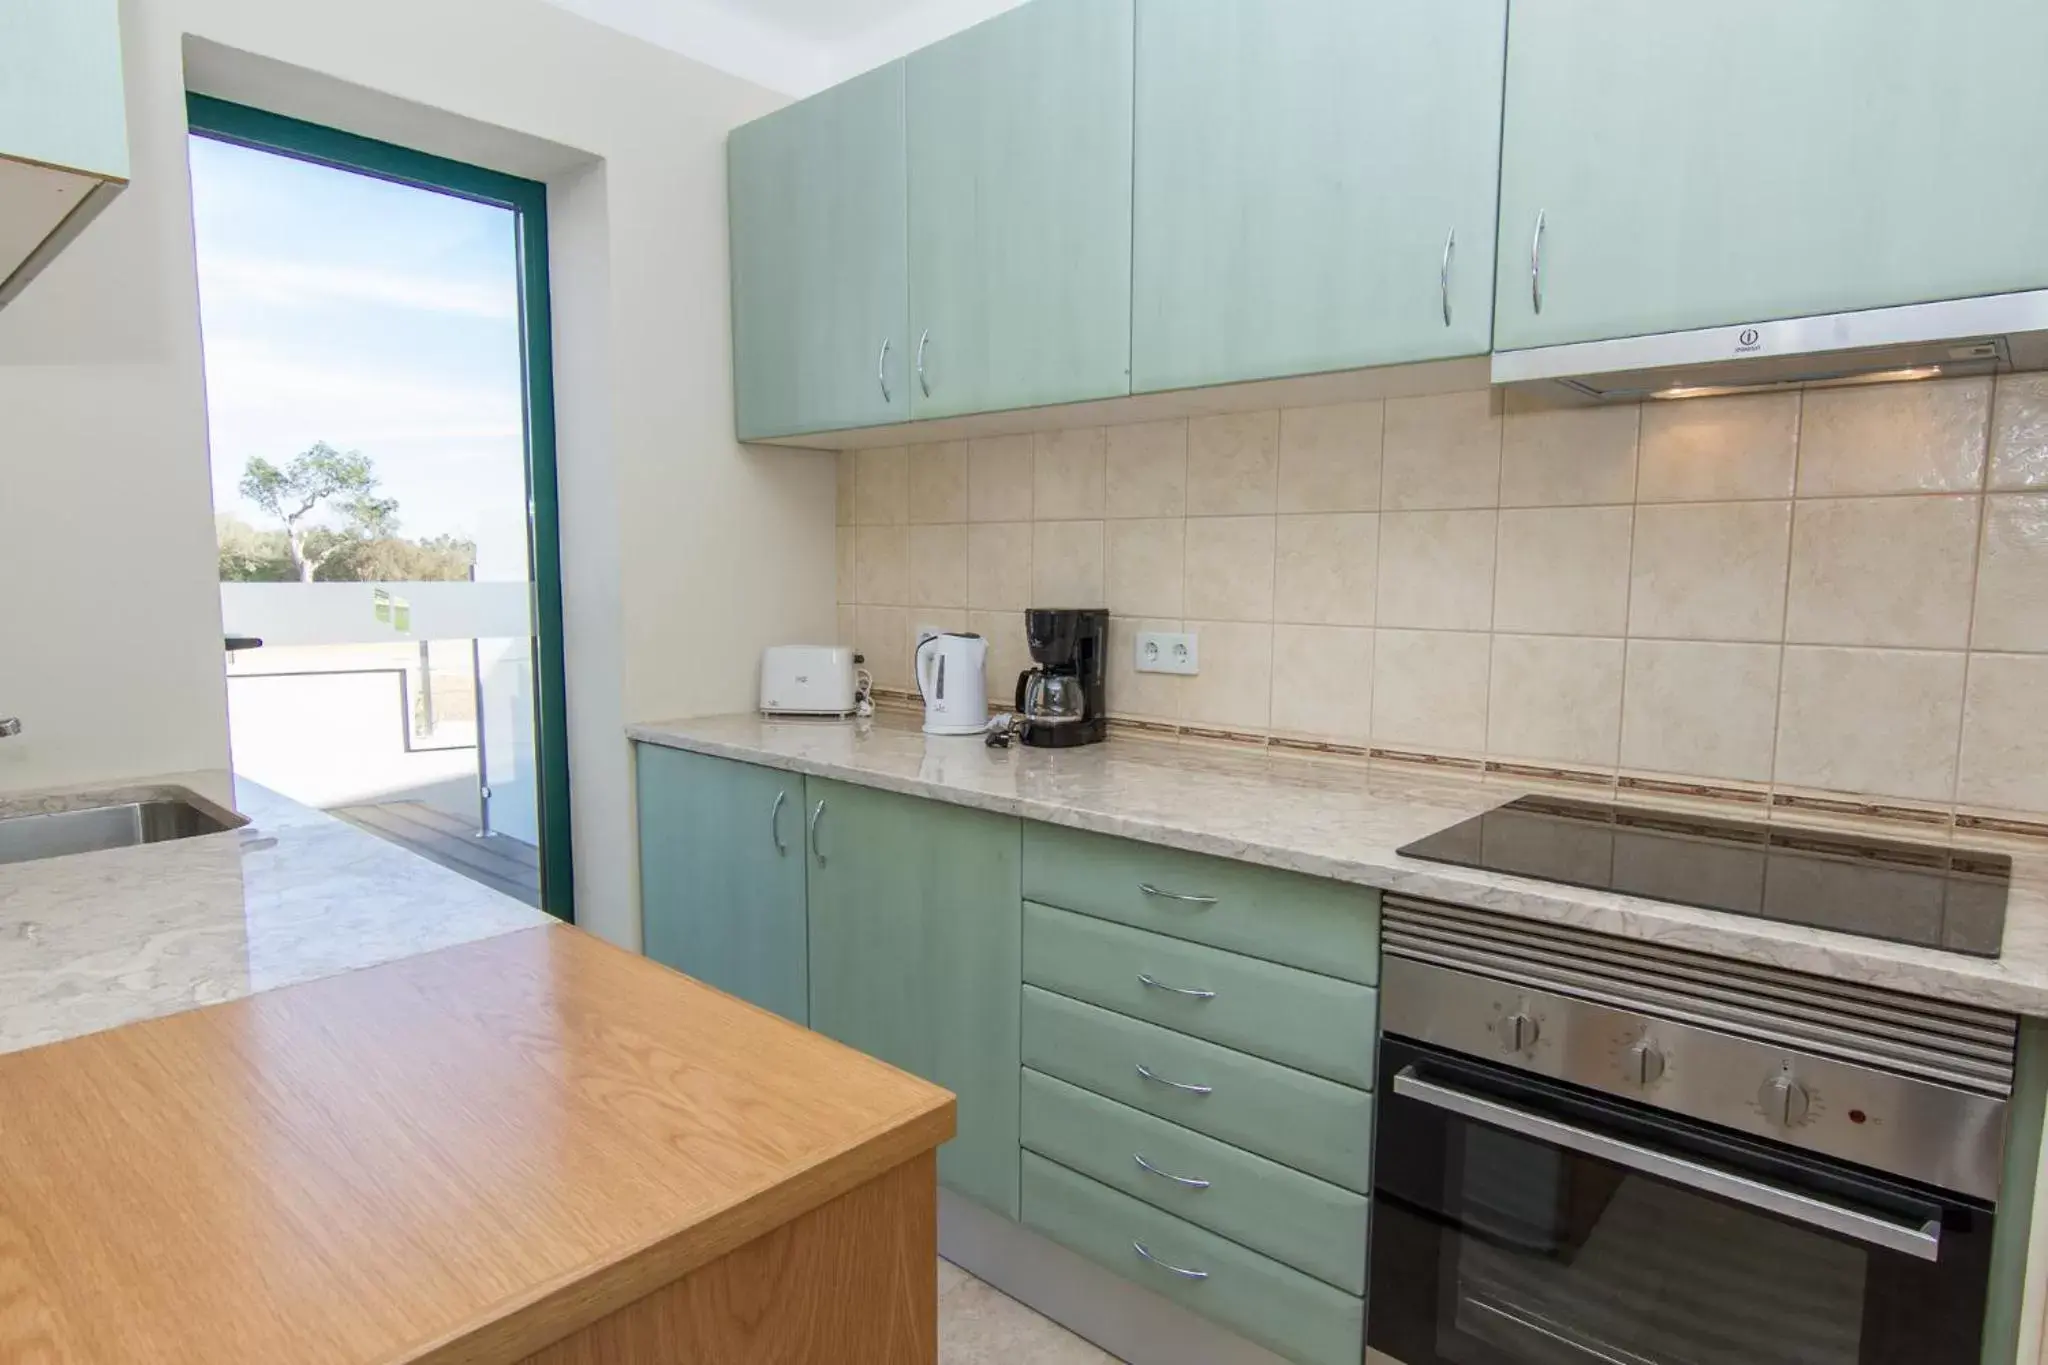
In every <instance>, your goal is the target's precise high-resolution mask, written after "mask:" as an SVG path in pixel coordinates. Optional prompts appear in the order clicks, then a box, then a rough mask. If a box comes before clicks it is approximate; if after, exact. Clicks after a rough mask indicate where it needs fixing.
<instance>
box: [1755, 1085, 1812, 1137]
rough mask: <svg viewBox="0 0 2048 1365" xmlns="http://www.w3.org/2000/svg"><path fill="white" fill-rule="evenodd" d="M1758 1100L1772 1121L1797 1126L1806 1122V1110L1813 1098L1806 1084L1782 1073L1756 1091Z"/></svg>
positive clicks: (1780, 1124)
mask: <svg viewBox="0 0 2048 1365" xmlns="http://www.w3.org/2000/svg"><path fill="white" fill-rule="evenodd" d="M1756 1102H1757V1107H1758V1108H1760V1109H1762V1110H1763V1111H1764V1117H1765V1118H1767V1119H1769V1120H1770V1121H1771V1122H1772V1123H1775V1124H1777V1125H1778V1126H1779V1127H1780V1128H1797V1127H1798V1126H1799V1125H1800V1124H1802V1123H1804V1122H1806V1111H1807V1109H1808V1108H1809V1107H1811V1105H1812V1103H1813V1099H1812V1097H1811V1096H1810V1095H1808V1094H1807V1093H1806V1087H1805V1086H1803V1085H1801V1084H1800V1083H1799V1082H1797V1081H1795V1080H1793V1079H1792V1078H1791V1077H1790V1076H1786V1075H1783V1074H1780V1075H1776V1076H1773V1077H1771V1078H1770V1079H1769V1080H1767V1081H1765V1082H1764V1085H1763V1089H1761V1090H1759V1091H1757V1092H1756Z"/></svg>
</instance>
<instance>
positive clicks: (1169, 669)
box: [1137, 630, 1202, 673]
mask: <svg viewBox="0 0 2048 1365" xmlns="http://www.w3.org/2000/svg"><path fill="white" fill-rule="evenodd" d="M1137 652H1138V657H1137V669H1138V671H1139V672H1140V673H1199V672H1201V671H1202V651H1201V650H1200V649H1199V648H1198V647H1197V645H1196V636H1195V634H1194V632H1193V631H1185V632H1183V631H1173V630H1141V631H1139V632H1138V643H1137Z"/></svg>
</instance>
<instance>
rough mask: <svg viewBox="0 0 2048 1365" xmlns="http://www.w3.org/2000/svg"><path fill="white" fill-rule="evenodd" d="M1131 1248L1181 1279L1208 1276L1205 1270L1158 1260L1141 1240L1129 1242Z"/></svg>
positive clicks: (1206, 1277)
mask: <svg viewBox="0 0 2048 1365" xmlns="http://www.w3.org/2000/svg"><path fill="white" fill-rule="evenodd" d="M1131 1250H1133V1251H1135V1252H1137V1253H1138V1254H1139V1255H1140V1256H1143V1257H1144V1258H1145V1259H1146V1260H1148V1261H1150V1262H1151V1263H1152V1264H1153V1265H1156V1266H1158V1267H1159V1268H1160V1269H1161V1270H1171V1271H1172V1272H1173V1273H1174V1274H1176V1275H1178V1276H1180V1277H1181V1278H1182V1279H1183V1280H1206V1279H1208V1278H1209V1272H1208V1271H1206V1270H1189V1269H1188V1268H1186V1267H1185V1266H1177V1265H1175V1264H1174V1263H1173V1262H1171V1261H1162V1260H1160V1259H1159V1258H1158V1257H1157V1256H1154V1255H1153V1254H1152V1253H1151V1252H1150V1251H1149V1250H1147V1249H1146V1247H1145V1244H1144V1243H1143V1242H1133V1243H1131Z"/></svg>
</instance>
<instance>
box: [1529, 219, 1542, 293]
mask: <svg viewBox="0 0 2048 1365" xmlns="http://www.w3.org/2000/svg"><path fill="white" fill-rule="evenodd" d="M1529 303H1530V305H1531V306H1532V307H1534V308H1535V310H1536V311H1537V312H1539V313H1540V312H1542V311H1543V210H1542V209H1538V210H1536V235H1535V236H1534V237H1532V238H1530V239H1529Z"/></svg>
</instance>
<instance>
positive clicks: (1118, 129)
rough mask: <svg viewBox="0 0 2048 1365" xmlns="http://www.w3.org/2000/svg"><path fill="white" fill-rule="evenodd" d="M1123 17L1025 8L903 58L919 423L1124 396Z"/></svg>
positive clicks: (1088, 7) (1104, 10) (1090, 8)
mask: <svg viewBox="0 0 2048 1365" xmlns="http://www.w3.org/2000/svg"><path fill="white" fill-rule="evenodd" d="M1131 3H1132V0H1034V2H1033V3H1031V4H1027V5H1024V6H1022V7H1021V8H1018V9H1014V10H1011V11H1010V12H1008V13H1007V14H1003V15H1001V16H999V17H997V18H995V19H991V20H989V21H988V22H987V23H984V24H981V25H979V26H978V27H975V28H972V29H969V30H968V31H967V32H965V33H962V34H959V35H958V36H956V37H953V38H949V39H947V40H946V41H944V42H942V43H939V44H936V45H935V46H932V47H928V48H926V49H924V50H923V51H922V52H917V53H913V54H912V55H911V56H910V57H909V58H908V59H907V61H906V65H907V68H908V70H907V80H908V97H907V98H908V127H909V137H910V340H911V345H912V347H913V352H912V359H913V361H915V360H916V358H917V357H916V351H917V348H919V347H920V346H921V347H922V350H923V358H924V366H923V373H922V376H921V377H920V376H918V375H915V374H914V375H913V378H912V384H913V388H912V393H911V411H912V412H913V413H914V414H915V415H916V416H918V417H942V416H947V415H951V414H955V413H964V412H988V411H994V410H997V409H1002V408H1021V407H1032V406H1036V405H1038V404H1043V403H1065V402H1071V401H1074V400H1077V399H1084V398H1107V397H1111V396H1114V395H1117V394H1124V393H1128V392H1129V391H1130V358H1131V357H1130V306H1131V76H1132V67H1131V33H1132V28H1131Z"/></svg>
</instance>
